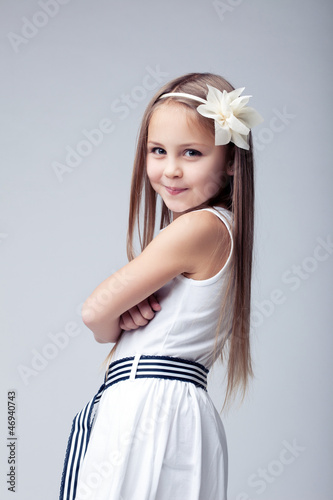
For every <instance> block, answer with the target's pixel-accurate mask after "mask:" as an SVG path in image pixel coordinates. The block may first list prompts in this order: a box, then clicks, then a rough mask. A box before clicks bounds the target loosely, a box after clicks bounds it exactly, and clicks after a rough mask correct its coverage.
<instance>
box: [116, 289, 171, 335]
mask: <svg viewBox="0 0 333 500" xmlns="http://www.w3.org/2000/svg"><path fill="white" fill-rule="evenodd" d="M160 309H161V306H160V304H159V303H158V301H157V299H156V297H155V295H154V294H153V295H150V296H149V297H148V298H147V299H145V300H143V301H142V302H139V303H138V304H137V305H136V306H134V307H131V309H129V310H128V311H126V312H124V313H123V314H122V315H121V316H120V320H119V327H120V328H121V329H122V330H126V331H128V330H136V329H137V328H139V326H145V325H147V323H149V321H150V320H151V319H153V317H154V316H155V312H156V311H159V310H160Z"/></svg>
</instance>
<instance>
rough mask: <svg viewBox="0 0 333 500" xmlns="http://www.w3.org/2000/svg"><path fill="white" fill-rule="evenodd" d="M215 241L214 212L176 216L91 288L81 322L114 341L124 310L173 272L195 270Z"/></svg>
mask: <svg viewBox="0 0 333 500" xmlns="http://www.w3.org/2000/svg"><path fill="white" fill-rule="evenodd" d="M213 218H214V219H215V220H213ZM214 245H216V216H215V215H212V214H210V213H209V212H191V213H187V214H184V215H182V216H180V217H178V218H177V219H176V220H175V221H174V222H172V223H171V224H170V225H169V226H168V227H167V228H165V229H164V231H161V232H160V233H159V234H158V235H157V236H156V238H154V240H153V241H152V242H151V243H150V244H149V245H148V246H147V247H146V248H145V250H144V251H143V252H142V253H141V254H140V255H139V256H138V257H136V258H135V259H133V260H132V261H131V262H129V263H128V264H126V265H125V266H124V267H122V268H121V269H120V270H119V271H117V272H116V273H114V274H112V275H111V276H110V277H108V278H107V279H106V280H104V281H103V282H102V283H101V284H100V285H99V286H98V287H97V288H96V289H95V290H94V291H93V293H92V294H91V295H90V297H89V298H88V299H87V300H86V301H85V303H84V305H83V308H82V319H83V322H84V323H85V324H86V326H87V327H88V328H89V329H90V330H92V331H93V333H94V336H95V339H96V340H97V341H98V342H116V341H117V339H118V337H119V335H120V333H121V330H122V329H121V326H120V318H121V316H122V315H123V314H124V313H126V312H127V311H129V310H130V309H131V308H133V307H134V306H136V305H138V304H139V303H141V302H142V301H144V300H145V299H147V298H148V297H150V296H151V295H152V294H153V293H154V292H155V291H157V290H158V289H159V288H161V287H162V286H163V285H164V284H165V283H167V282H168V281H170V280H171V279H172V278H174V277H175V276H177V275H179V274H181V273H183V272H187V273H192V272H195V270H196V269H197V268H198V265H199V263H200V262H201V260H202V257H203V255H205V254H206V255H207V253H208V252H211V250H212V248H213V247H214Z"/></svg>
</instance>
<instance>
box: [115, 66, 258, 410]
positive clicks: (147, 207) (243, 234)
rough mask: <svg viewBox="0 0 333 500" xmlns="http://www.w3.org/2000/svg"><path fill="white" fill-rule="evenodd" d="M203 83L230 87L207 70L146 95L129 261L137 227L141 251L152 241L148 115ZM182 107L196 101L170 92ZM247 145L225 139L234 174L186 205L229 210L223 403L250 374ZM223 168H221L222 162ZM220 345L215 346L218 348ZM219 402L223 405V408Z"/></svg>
mask: <svg viewBox="0 0 333 500" xmlns="http://www.w3.org/2000/svg"><path fill="white" fill-rule="evenodd" d="M207 84H208V85H211V86H213V87H215V88H217V89H219V90H221V91H223V90H226V91H227V92H230V91H231V90H234V87H233V86H232V85H231V84H230V83H229V82H227V81H226V80H225V79H224V78H222V77H221V76H218V75H214V74H211V73H189V74H186V75H184V76H181V77H179V78H176V79H174V80H172V81H171V82H169V83H167V84H166V85H164V86H163V87H162V88H161V89H160V90H159V91H158V92H157V93H156V94H155V95H154V97H153V98H152V99H151V101H150V102H149V104H148V106H147V108H146V111H145V113H144V116H143V119H142V123H141V127H140V131H139V136H138V143H137V149H136V155H135V160H134V168H133V174H132V183H131V194H130V207H129V221H128V233H127V256H128V259H129V260H132V259H133V258H134V257H135V255H134V246H133V238H134V231H135V229H137V231H138V236H139V242H140V246H141V251H142V250H143V249H144V248H146V246H147V245H148V244H149V243H150V242H151V241H152V239H153V237H154V231H155V220H156V204H157V196H156V193H155V191H154V190H153V188H152V187H151V185H150V182H149V179H148V176H147V173H146V157H147V137H148V127H149V123H150V119H151V117H152V115H153V113H154V111H155V110H156V109H157V108H158V107H159V106H161V105H164V104H165V102H166V100H168V99H170V98H167V99H160V97H161V95H163V94H165V93H169V92H183V93H188V94H192V95H194V96H197V97H201V98H203V99H205V98H206V95H207ZM172 99H173V100H176V101H177V102H179V103H180V104H181V105H183V106H186V108H187V109H192V110H196V108H197V106H198V103H197V102H196V101H193V100H191V99H188V98H184V97H178V96H173V97H172ZM195 117H196V118H195V119H196V120H198V124H199V125H200V126H204V127H205V128H206V129H208V130H210V131H211V133H212V134H213V133H214V122H213V120H211V119H209V118H204V117H202V116H201V115H200V114H199V113H197V112H196V113H195ZM249 144H250V149H249V150H244V149H240V148H238V147H237V146H235V145H233V144H231V143H229V145H228V146H227V147H228V152H229V159H230V161H231V162H232V164H233V170H234V175H233V176H232V177H230V179H228V182H224V180H223V179H222V180H221V181H220V186H218V187H219V189H218V191H217V193H216V194H214V196H213V197H211V198H209V199H208V200H207V201H206V202H205V203H203V204H201V205H198V206H197V207H194V208H191V209H190V210H194V209H199V208H201V207H203V206H214V205H223V206H224V207H225V208H227V209H228V210H230V211H232V212H233V220H234V222H233V228H232V232H233V243H234V251H233V258H232V271H231V273H230V281H229V286H228V290H229V295H228V296H227V297H226V298H225V300H223V303H221V311H220V318H219V324H218V328H217V332H216V343H215V353H214V355H215V358H214V359H217V358H218V357H220V358H221V359H222V360H223V359H224V357H225V347H227V349H228V369H227V388H226V395H225V400H224V406H225V404H226V403H227V402H229V401H230V400H231V399H233V398H234V396H235V395H236V393H237V392H238V390H239V389H241V392H242V397H243V398H244V395H245V392H246V388H247V385H248V380H249V377H250V376H253V370H252V363H251V354H250V302H251V275H252V254H253V225H254V178H253V153H252V137H251V133H250V137H249ZM221 168H222V166H221ZM141 212H143V222H142V224H143V230H142V228H141V220H140V216H141ZM171 219H172V216H171V212H170V210H169V209H168V208H167V206H166V205H165V204H164V202H163V200H162V207H161V218H160V229H162V228H163V227H165V226H167V225H168V224H169V223H170V222H171ZM230 304H231V305H232V307H233V315H232V319H231V323H230V325H229V329H228V331H227V335H226V337H225V342H222V343H221V342H218V338H219V334H220V325H221V322H222V318H223V316H224V311H225V309H226V307H230ZM218 345H220V347H219V348H217V346H218ZM116 347H117V343H116V344H115V346H114V347H113V349H112V350H111V352H110V354H109V356H108V358H107V361H108V362H109V361H110V359H111V357H112V354H113V353H114V352H115V349H116ZM224 406H223V407H224Z"/></svg>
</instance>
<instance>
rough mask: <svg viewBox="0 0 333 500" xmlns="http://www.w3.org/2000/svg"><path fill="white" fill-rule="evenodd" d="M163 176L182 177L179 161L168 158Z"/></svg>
mask: <svg viewBox="0 0 333 500" xmlns="http://www.w3.org/2000/svg"><path fill="white" fill-rule="evenodd" d="M164 175H165V176H166V177H182V176H183V171H182V168H181V166H180V163H179V160H178V159H177V158H175V157H172V156H170V155H169V156H168V158H167V161H166V162H165V166H164Z"/></svg>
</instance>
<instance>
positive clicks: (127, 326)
mask: <svg viewBox="0 0 333 500" xmlns="http://www.w3.org/2000/svg"><path fill="white" fill-rule="evenodd" d="M120 318H121V319H120V322H119V326H120V328H121V329H122V330H127V331H128V330H135V329H136V328H138V326H137V325H136V324H135V323H134V321H133V319H132V316H131V315H130V314H129V312H128V311H126V312H124V314H122V315H121V317H120Z"/></svg>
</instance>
